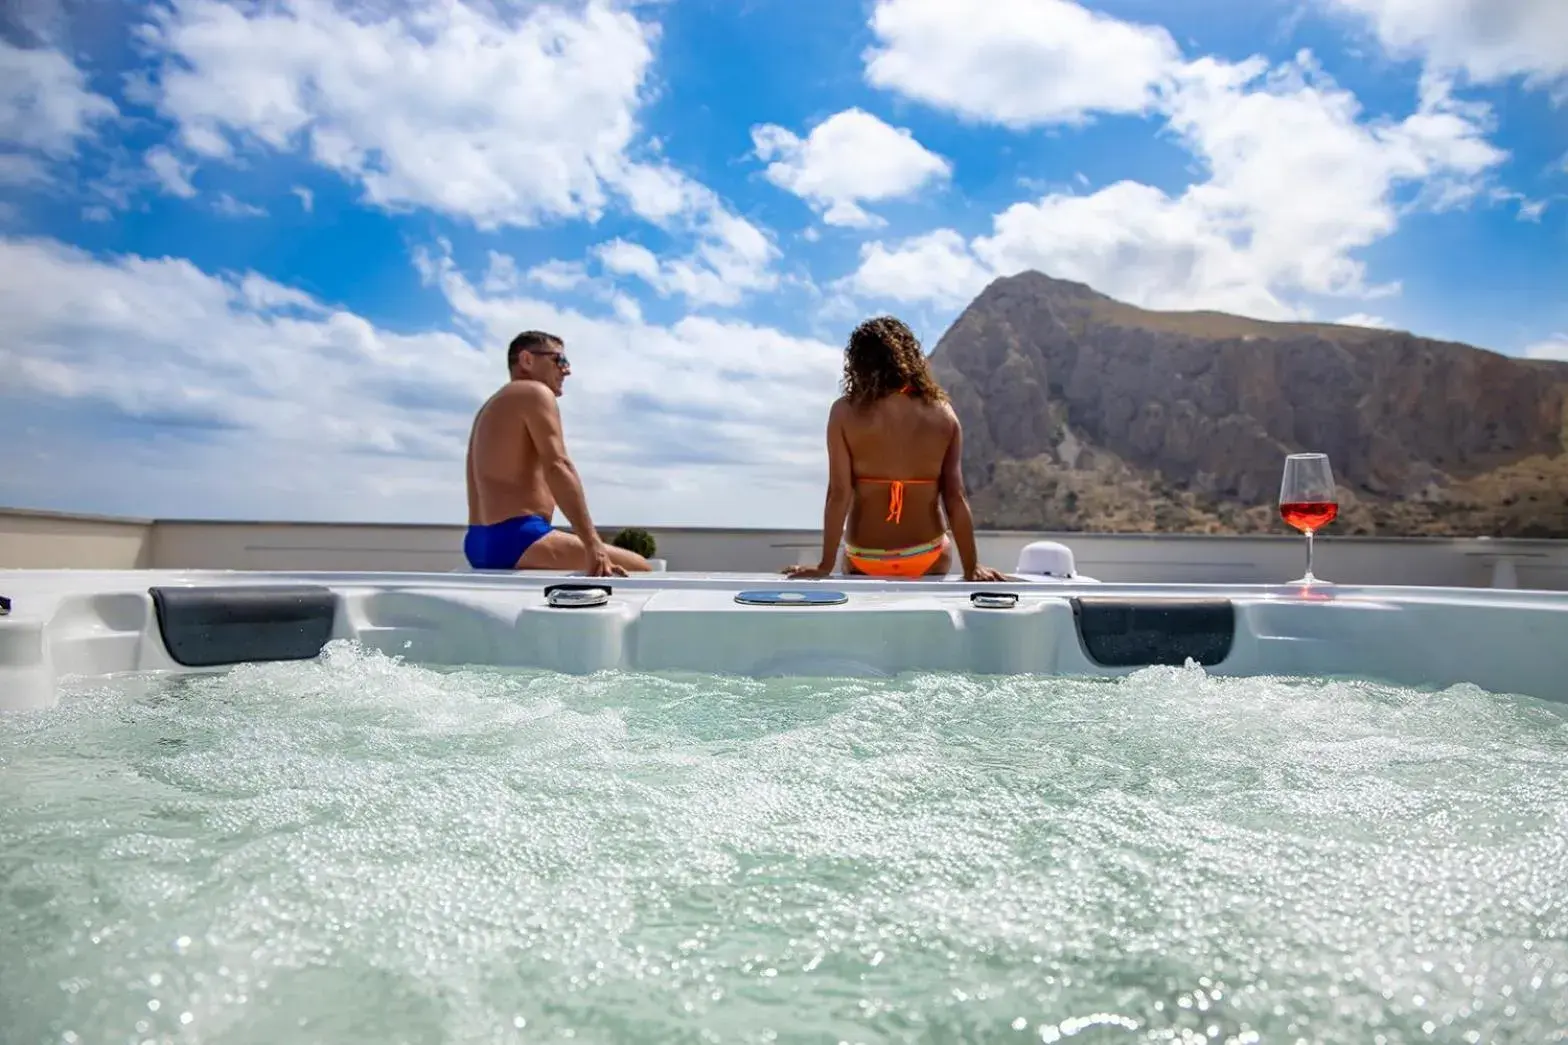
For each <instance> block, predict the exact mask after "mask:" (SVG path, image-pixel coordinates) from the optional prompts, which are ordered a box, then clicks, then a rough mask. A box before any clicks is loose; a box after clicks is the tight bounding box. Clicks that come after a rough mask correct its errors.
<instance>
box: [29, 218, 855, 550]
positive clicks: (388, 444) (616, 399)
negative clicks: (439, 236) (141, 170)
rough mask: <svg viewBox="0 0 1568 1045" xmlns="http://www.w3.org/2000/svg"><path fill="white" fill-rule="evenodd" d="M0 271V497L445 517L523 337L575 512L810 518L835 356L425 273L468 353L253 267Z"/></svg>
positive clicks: (738, 521)
mask: <svg viewBox="0 0 1568 1045" xmlns="http://www.w3.org/2000/svg"><path fill="white" fill-rule="evenodd" d="M0 271H5V272H8V273H12V274H13V277H12V278H10V279H8V280H5V281H3V282H0V314H4V315H5V316H6V317H7V318H6V322H7V330H8V337H7V339H6V341H5V342H4V343H3V345H0V373H5V374H6V375H7V378H6V382H5V388H6V391H5V393H4V395H5V396H6V397H9V398H10V403H9V405H8V407H7V409H8V416H12V417H21V416H23V414H24V413H25V415H26V416H27V417H28V418H29V422H28V423H29V425H30V426H32V427H35V428H37V429H38V431H37V432H36V433H34V434H30V435H29V437H28V439H27V440H25V441H23V442H21V443H19V444H17V445H13V447H12V450H13V451H14V454H13V459H15V460H17V461H18V462H19V463H18V465H17V467H16V468H15V469H13V468H11V467H8V468H6V469H4V470H3V471H4V472H5V474H4V475H0V500H4V501H6V502H8V503H17V504H25V503H33V504H39V503H43V504H44V505H45V506H47V505H48V504H59V505H65V506H75V507H84V506H92V507H93V508H95V509H96V510H113V511H124V512H133V513H137V514H197V515H214V514H216V515H233V514H238V515H251V516H261V517H272V518H276V517H292V518H338V519H370V520H374V519H385V520H398V519H401V520H426V521H437V522H460V521H462V519H463V516H464V512H465V502H464V494H463V477H462V454H463V448H464V445H465V442H466V436H467V432H468V425H469V423H470V421H471V417H472V411H473V410H474V409H475V408H476V407H477V406H478V404H479V403H481V402H482V401H483V399H484V398H485V396H487V395H488V394H489V393H490V392H491V391H493V390H494V389H495V388H496V387H497V386H498V385H499V384H500V383H501V382H502V381H504V380H505V362H504V359H505V345H506V342H507V341H508V340H510V338H511V337H512V336H513V335H515V334H516V332H517V331H518V330H520V329H523V328H525V327H542V328H544V329H550V330H554V331H556V332H558V333H560V334H562V335H563V336H564V337H565V338H566V339H567V343H568V345H569V346H570V350H571V355H572V362H573V369H574V371H575V373H574V376H573V377H572V379H571V381H570V382H569V384H568V389H567V395H566V396H565V397H564V398H563V400H562V410H563V414H564V415H565V417H566V423H567V438H568V444H569V447H570V449H571V451H572V453H573V455H574V457H575V458H576V460H577V462H578V464H579V467H580V468H581V470H582V471H583V474H584V476H585V480H586V482H587V485H588V488H589V496H590V505H591V508H592V511H593V513H594V515H595V518H596V519H598V520H599V521H601V522H605V523H619V524H625V523H627V522H645V523H653V524H659V523H663V524H681V523H684V524H696V523H708V524H718V525H722V524H725V523H730V524H735V525H783V524H795V525H812V524H813V520H814V519H815V518H816V517H817V516H818V515H820V496H821V483H822V477H823V471H824V469H825V467H826V465H825V461H824V460H823V455H822V450H821V426H822V423H823V420H824V418H825V417H826V411H827V408H828V405H829V403H830V402H831V400H832V398H833V395H834V394H835V392H834V389H835V386H836V381H837V378H838V373H839V368H840V365H841V356H840V354H839V351H838V350H837V349H836V348H834V347H832V346H828V345H825V344H822V343H819V342H815V341H809V340H803V339H798V338H793V337H789V336H786V335H784V334H781V333H779V332H777V331H774V330H769V329H766V328H761V327H756V326H752V325H749V324H745V323H737V322H722V321H719V320H715V319H709V318H703V317H689V318H687V319H684V320H682V321H681V322H679V323H677V324H676V325H674V326H673V327H659V326H650V325H647V324H645V323H643V322H642V321H641V320H640V318H639V317H638V316H637V315H636V313H635V309H631V310H619V309H620V307H619V306H617V308H618V311H617V312H615V313H612V314H611V316H608V317H605V318H593V317H589V316H585V315H583V314H582V313H579V312H575V311H571V310H567V309H561V308H559V307H557V306H554V305H551V304H548V303H546V302H543V301H539V300H535V299H533V298H530V297H528V296H526V295H523V294H518V293H515V292H507V293H489V292H486V291H484V290H481V289H476V287H475V286H474V285H473V283H472V282H471V281H470V280H469V279H468V278H467V277H466V276H464V275H462V274H461V273H459V272H458V271H457V270H456V269H455V268H454V267H453V265H452V263H451V262H450V261H449V260H447V259H446V258H445V257H437V258H434V259H430V258H426V259H425V264H424V271H425V272H426V274H427V275H428V277H429V278H430V279H431V281H432V282H433V284H434V285H436V286H437V287H439V288H440V289H441V290H442V292H443V293H444V294H446V295H447V297H448V298H449V299H450V301H451V303H452V305H453V308H454V311H455V313H456V314H457V316H458V317H459V319H460V320H461V322H462V324H463V326H464V328H465V329H469V330H472V331H475V332H477V333H476V334H475V336H474V337H473V338H468V337H462V336H459V335H457V334H453V333H447V332H430V333H423V334H413V335H400V334H394V333H392V332H390V331H387V330H384V329H380V328H377V327H376V326H375V325H374V324H372V323H370V322H369V321H367V320H366V319H364V318H363V317H361V316H358V315H355V314H353V313H351V312H347V311H344V310H342V309H339V308H335V307H333V306H332V305H330V304H328V303H325V302H321V301H317V300H315V299H313V298H312V297H310V296H309V295H307V294H304V293H302V292H301V291H299V290H297V289H295V288H291V287H286V286H281V285H279V284H277V283H275V282H272V281H270V280H267V279H265V278H263V277H261V276H259V275H256V274H254V273H252V274H248V275H245V276H232V277H228V276H224V277H220V276H214V275H211V274H209V273H205V272H202V271H201V270H199V269H198V268H196V267H195V266H194V265H192V264H191V263H190V262H188V261H185V260H182V259H174V258H164V259H158V260H151V259H145V258H138V257H117V258H109V259H103V260H100V259H96V258H94V257H92V256H91V255H89V254H87V253H85V252H83V251H79V250H76V249H74V248H70V247H67V246H64V245H62V244H59V243H57V242H54V241H50V240H16V239H9V240H8V239H0ZM46 422H47V423H46ZM106 433H107V434H106ZM88 447H96V448H97V452H95V453H86V452H84V451H85V450H86V449H87V448H88ZM72 450H74V451H76V453H75V456H69V457H68V456H63V455H65V454H67V453H68V452H69V451H72ZM65 460H70V461H71V462H72V463H71V465H70V467H65V466H64V465H63V463H62V462H63V461H65ZM8 462H9V459H8ZM736 491H744V493H743V494H742V495H739V496H737V494H736ZM813 502H815V506H814V505H813Z"/></svg>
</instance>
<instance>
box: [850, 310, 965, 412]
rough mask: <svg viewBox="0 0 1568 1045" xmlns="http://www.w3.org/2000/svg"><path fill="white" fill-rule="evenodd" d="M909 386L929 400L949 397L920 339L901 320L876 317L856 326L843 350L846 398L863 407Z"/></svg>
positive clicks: (922, 397)
mask: <svg viewBox="0 0 1568 1045" xmlns="http://www.w3.org/2000/svg"><path fill="white" fill-rule="evenodd" d="M906 386H907V387H908V388H909V390H910V392H911V393H912V394H913V395H914V396H915V397H916V398H919V399H923V400H925V401H926V402H928V403H940V402H944V401H946V399H947V393H946V392H944V391H942V386H941V385H939V384H937V382H936V378H934V377H932V376H931V368H930V367H929V366H928V365H927V364H926V356H925V353H924V352H922V351H921V350H920V339H919V338H917V337H915V332H914V331H913V330H910V329H909V327H908V326H907V325H906V324H905V323H904V322H903V321H902V320H899V319H895V318H893V317H892V316H877V317H876V318H875V319H868V320H866V321H865V322H864V323H862V324H860V326H858V327H856V328H855V330H854V332H853V333H851V334H850V335H849V344H848V345H847V346H846V347H845V349H844V397H845V398H846V399H848V400H849V401H850V402H851V403H854V404H855V405H857V406H861V405H864V404H866V403H874V402H876V401H877V400H878V399H881V398H882V397H883V396H888V395H892V394H893V393H895V392H898V391H900V390H901V389H903V388H905V387H906Z"/></svg>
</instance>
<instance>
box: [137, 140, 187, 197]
mask: <svg viewBox="0 0 1568 1045" xmlns="http://www.w3.org/2000/svg"><path fill="white" fill-rule="evenodd" d="M146 160H147V169H148V170H150V171H152V174H153V177H154V178H156V179H158V184H159V185H161V186H162V187H163V191H164V192H167V193H168V194H169V195H171V196H178V197H179V198H181V199H186V200H188V199H190V198H191V197H192V196H195V195H196V186H194V185H192V184H191V174H192V173H193V172H194V171H195V169H196V168H195V166H194V165H193V164H188V163H183V162H181V161H180V158H179V157H178V156H176V155H174V153H172V152H170V151H169V150H168V149H167V148H165V147H164V146H162V145H155V146H153V147H152V148H151V149H148V150H147V156H146Z"/></svg>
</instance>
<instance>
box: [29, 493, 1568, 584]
mask: <svg viewBox="0 0 1568 1045" xmlns="http://www.w3.org/2000/svg"><path fill="white" fill-rule="evenodd" d="M617 528H618V527H614V526H606V527H604V532H605V533H606V534H610V533H613V532H614V531H615V530H616V529H617ZM650 532H652V533H653V535H654V538H655V540H657V542H658V545H659V552H658V554H659V556H660V557H661V558H664V559H666V560H668V562H669V568H670V569H671V570H688V571H713V572H758V571H774V570H778V569H781V568H783V567H784V566H787V565H790V564H791V563H796V562H810V561H815V559H816V557H817V554H818V549H819V547H820V536H819V535H818V534H817V533H816V532H813V531H809V530H699V529H652V530H651V531H650ZM1042 538H1046V539H1052V540H1059V541H1061V542H1062V543H1064V544H1066V545H1067V546H1068V547H1070V548H1071V549H1072V550H1073V552H1074V554H1075V556H1076V558H1077V563H1078V570H1079V572H1080V573H1084V574H1087V575H1089V576H1091V577H1095V578H1097V579H1099V580H1103V581H1148V582H1156V583H1157V582H1176V583H1180V582H1187V583H1220V582H1229V583H1239V584H1251V583H1262V582H1274V581H1288V580H1291V579H1293V578H1295V577H1298V576H1300V575H1301V571H1302V568H1303V565H1304V556H1305V545H1304V542H1303V541H1302V540H1301V539H1300V538H1295V537H1290V536H1278V537H1263V536H1259V537H1196V536H1176V535H1164V534H1153V535H1146V534H1083V533H1070V534H1029V533H1009V532H992V533H984V534H981V535H980V538H979V545H980V558H981V560H982V561H983V562H985V563H987V564H989V565H993V566H996V567H998V568H1000V569H1004V570H1006V569H1011V568H1012V567H1013V566H1014V565H1015V564H1016V563H1017V561H1018V552H1019V550H1020V549H1022V548H1023V546H1024V545H1025V544H1027V543H1028V542H1029V541H1031V540H1039V539H1042ZM462 543H463V529H462V527H458V526H397V525H369V524H322V523H251V522H208V521H181V520H159V521H156V522H148V521H145V520H115V519H103V518H91V517H81V516H66V515H58V514H50V513H41V512H23V511H14V510H4V509H0V568H28V567H32V568H62V567H75V568H89V567H90V568H97V569H124V568H133V567H155V568H161V569H240V570H416V571H438V572H439V571H446V570H452V569H457V568H459V567H461V566H462V565H463V556H462ZM1317 545H1318V547H1317V562H1316V572H1317V574H1318V575H1319V576H1320V577H1324V578H1326V579H1329V580H1344V581H1355V582H1358V583H1365V584H1426V585H1451V586H1460V587H1466V586H1473V587H1486V586H1489V585H1490V584H1491V583H1492V580H1493V564H1494V561H1495V559H1496V557H1497V556H1498V555H1499V554H1503V555H1506V556H1507V557H1508V558H1510V559H1511V560H1512V561H1513V562H1514V564H1515V565H1514V569H1515V572H1516V582H1517V585H1518V586H1519V587H1531V588H1544V589H1551V590H1560V591H1562V590H1568V541H1502V540H1485V539H1454V540H1447V539H1436V540H1420V539H1403V538H1369V537H1327V538H1320V539H1319V540H1318V542H1317ZM1504 580H1505V582H1506V580H1507V578H1506V577H1505V578H1504Z"/></svg>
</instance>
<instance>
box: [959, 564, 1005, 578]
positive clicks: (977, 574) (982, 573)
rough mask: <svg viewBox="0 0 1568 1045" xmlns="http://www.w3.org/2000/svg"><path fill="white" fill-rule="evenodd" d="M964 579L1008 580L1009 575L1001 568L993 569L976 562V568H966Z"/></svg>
mask: <svg viewBox="0 0 1568 1045" xmlns="http://www.w3.org/2000/svg"><path fill="white" fill-rule="evenodd" d="M964 580H966V581H1005V580H1007V575H1006V574H1004V573H1002V571H1000V570H993V569H992V568H991V567H989V566H981V565H979V564H976V565H975V568H974V569H972V570H965V571H964Z"/></svg>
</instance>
